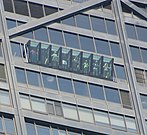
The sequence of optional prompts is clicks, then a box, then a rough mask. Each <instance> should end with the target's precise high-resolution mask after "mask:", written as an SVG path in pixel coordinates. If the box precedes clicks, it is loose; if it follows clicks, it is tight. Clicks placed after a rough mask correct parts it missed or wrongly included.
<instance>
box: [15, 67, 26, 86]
mask: <svg viewBox="0 0 147 135" xmlns="http://www.w3.org/2000/svg"><path fill="white" fill-rule="evenodd" d="M15 72H16V78H17V82H19V83H24V84H26V77H25V70H24V69H20V68H15Z"/></svg>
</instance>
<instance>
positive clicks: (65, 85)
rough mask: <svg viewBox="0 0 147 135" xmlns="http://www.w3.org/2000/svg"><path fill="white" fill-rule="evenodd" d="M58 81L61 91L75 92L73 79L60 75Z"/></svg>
mask: <svg viewBox="0 0 147 135" xmlns="http://www.w3.org/2000/svg"><path fill="white" fill-rule="evenodd" d="M58 82H59V88H60V90H61V91H64V92H68V93H73V87H72V81H71V79H67V78H61V77H58Z"/></svg>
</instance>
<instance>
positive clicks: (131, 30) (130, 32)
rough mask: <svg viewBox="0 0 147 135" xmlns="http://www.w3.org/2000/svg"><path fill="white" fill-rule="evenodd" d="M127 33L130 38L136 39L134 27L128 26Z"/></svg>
mask: <svg viewBox="0 0 147 135" xmlns="http://www.w3.org/2000/svg"><path fill="white" fill-rule="evenodd" d="M126 31H127V35H128V38H133V39H136V32H135V27H134V25H131V24H126Z"/></svg>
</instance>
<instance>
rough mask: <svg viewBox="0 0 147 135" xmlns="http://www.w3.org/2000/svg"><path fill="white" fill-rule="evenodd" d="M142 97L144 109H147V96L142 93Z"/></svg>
mask: <svg viewBox="0 0 147 135" xmlns="http://www.w3.org/2000/svg"><path fill="white" fill-rule="evenodd" d="M140 98H141V102H142V107H143V108H144V109H147V96H145V95H140Z"/></svg>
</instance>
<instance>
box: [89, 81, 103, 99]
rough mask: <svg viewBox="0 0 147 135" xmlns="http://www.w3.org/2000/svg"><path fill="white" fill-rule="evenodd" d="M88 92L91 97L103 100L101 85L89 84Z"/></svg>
mask: <svg viewBox="0 0 147 135" xmlns="http://www.w3.org/2000/svg"><path fill="white" fill-rule="evenodd" d="M89 89H90V94H91V97H92V98H96V99H102V100H104V92H103V87H102V86H100V85H95V84H89Z"/></svg>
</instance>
